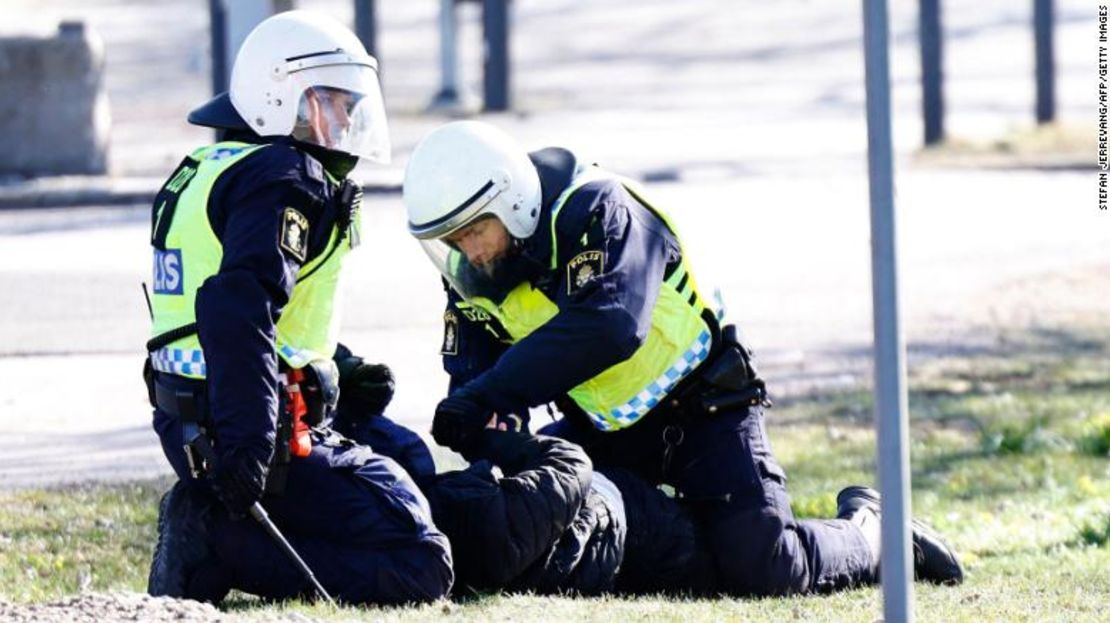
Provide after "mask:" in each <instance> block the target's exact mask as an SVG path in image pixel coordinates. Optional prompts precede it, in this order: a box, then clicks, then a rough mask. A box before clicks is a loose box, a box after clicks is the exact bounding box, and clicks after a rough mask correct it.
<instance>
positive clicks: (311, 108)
mask: <svg viewBox="0 0 1110 623" xmlns="http://www.w3.org/2000/svg"><path fill="white" fill-rule="evenodd" d="M289 77H290V79H291V80H293V81H294V82H293V88H294V93H299V94H300V98H299V101H298V102H297V119H296V121H295V123H294V126H293V138H296V139H297V140H299V141H303V142H306V143H311V144H313V145H319V146H321V147H326V148H327V149H331V150H334V151H340V152H343V153H346V154H350V155H352V156H358V157H359V158H362V159H365V160H368V161H370V162H374V163H377V164H388V163H389V161H390V144H389V128H388V124H387V123H386V117H385V107H384V105H383V104H382V91H381V87H380V86H379V84H378V74H377V72H376V71H375V70H374V68H373V67H371V66H369V65H362V64H340V65H327V66H323V67H312V68H310V69H305V70H303V71H297V72H295V73H291V74H290V75H289Z"/></svg>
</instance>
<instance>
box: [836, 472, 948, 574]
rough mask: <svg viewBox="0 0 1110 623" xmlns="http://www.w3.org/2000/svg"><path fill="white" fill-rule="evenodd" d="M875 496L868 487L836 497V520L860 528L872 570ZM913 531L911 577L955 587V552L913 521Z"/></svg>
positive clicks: (877, 543)
mask: <svg viewBox="0 0 1110 623" xmlns="http://www.w3.org/2000/svg"><path fill="white" fill-rule="evenodd" d="M880 509H881V506H880V498H879V492H878V491H876V490H874V489H872V488H870V487H859V486H855V487H847V488H845V489H844V490H843V491H841V492H840V493H838V494H837V496H836V513H837V514H836V516H837V518H839V519H847V520H848V521H851V522H852V523H855V524H856V525H858V526H859V527H860V530H861V531H862V532H863V534H864V537H865V538H866V539H867V542H868V544H870V545H871V552H872V554H873V560H874V561H875V565H876V568H877V567H878V560H879V551H880V549H879V546H880V543H881V542H882V537H881V530H880V527H879V514H880ZM911 527H912V529H913V574H914V578H915V579H918V580H925V581H928V582H934V583H936V584H959V583H961V582H963V580H964V572H963V569H962V568H961V567H960V561H959V560H957V559H956V552H954V551H952V548H950V547H949V546H948V544H946V543H945V542H944V540H943V539H941V538H940V535H938V534H937V533H936V532H935V531H934V530H933V529H932V528H930V527H929V526H927V525H925V524H924V523H923V522H921V521H918V520H916V519H914V520H913V521H912V523H911Z"/></svg>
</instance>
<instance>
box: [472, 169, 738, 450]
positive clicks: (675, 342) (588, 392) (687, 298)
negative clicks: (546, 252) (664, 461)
mask: <svg viewBox="0 0 1110 623" xmlns="http://www.w3.org/2000/svg"><path fill="white" fill-rule="evenodd" d="M599 179H616V180H617V181H620V183H621V184H622V185H623V186H624V187H625V188H626V189H627V190H628V192H629V193H630V194H631V195H632V196H633V197H635V198H636V200H637V201H639V202H640V203H641V204H642V205H643V206H644V207H645V208H646V209H648V210H650V211H651V212H652V213H653V214H655V215H656V216H657V217H658V218H660V219H661V220H662V221H663V222H664V223H665V224H666V225H667V227H668V228H669V229H670V230H671V232H672V233H673V234H674V235H675V238H676V239H678V242H679V247H680V250H681V247H682V242H681V239H679V238H678V233H677V231H676V230H675V227H674V224H673V223H672V222H671V221H670V219H669V218H668V217H667V216H666V215H665V214H663V213H662V212H660V211H659V210H657V209H656V208H655V207H653V206H652V205H651V204H649V203H648V202H647V201H645V200H644V199H643V194H642V193H640V192H639V191H638V190H637V189H635V187H634V185H633V184H632V183H631V182H630V181H628V180H625V179H622V178H617V177H615V176H612V175H609V174H607V173H604V172H602V171H600V170H599V169H597V168H596V167H590V168H587V169H585V170H582V171H580V172H578V174H577V175H576V177H575V178H574V180H573V181H572V182H571V185H570V186H569V187H568V188H567V189H566V190H564V191H563V193H562V194H560V196H559V197H558V198H557V199H556V201H555V203H554V205H553V206H552V217H551V220H552V224H551V236H552V245H551V248H552V252H551V253H552V255H551V263H550V266H551V268H552V269H553V270H554V269H556V268H558V255H557V246H556V245H557V239H556V230H555V221H556V219H557V218H558V215H559V212H560V210H561V209H562V207H563V206H564V205H565V204H566V202H567V201H568V200H569V199H570V197H571V195H573V194H574V192H575V191H577V190H578V189H579V188H581V187H582V186H583V185H584V184H586V183H589V182H591V181H595V180H599ZM452 259H456V258H452ZM471 305H473V306H475V307H479V308H481V309H483V310H485V311H486V312H488V313H489V314H490V315H492V316H494V317H495V318H497V319H498V321H500V323H501V325H502V326H503V327H504V328H505V330H506V331H507V332H508V333H509V335H510V336H511V337H512V340H513V341H514V342H516V341H518V340H520V339H522V338H523V337H525V336H526V335H528V334H529V333H531V332H532V331H534V330H536V329H537V328H539V327H540V326H542V325H543V324H544V323H546V322H547V321H548V320H550V319H551V318H552V317H554V316H555V314H557V313H558V312H559V309H558V307H557V306H556V305H555V303H553V302H552V301H551V299H549V298H548V297H547V296H546V295H545V294H544V293H543V292H541V291H540V290H537V289H535V288H534V287H532V284H531V283H529V282H523V283H520V284H518V285H517V286H516V287H515V288H513V290H512V291H510V292H509V294H508V295H507V296H506V297H505V299H504V300H503V301H502V302H501V304H500V305H497V304H495V303H494V302H493V301H492V300H490V299H488V298H484V297H473V298H471V299H468V300H467V301H465V302H463V303H461V304H460V307H464V308H465V307H469V306H471ZM706 309H712V310H713V311H714V314H715V315H716V316H717V318H718V320H720V319H721V318H723V315H724V306H723V305H721V304H720V294H719V292H714V300H712V301H707V300H706V299H704V298H703V297H702V295H701V294H700V291H699V289H698V286H697V283H696V281H695V279H694V277H693V275H692V274H691V273H690V271H689V266H688V264H687V261H686V254H685V253H683V254H682V260H681V261H680V262H679V265H678V267H677V268H676V269H675V270H674V272H673V273H672V274H671V275H670V276H668V278H667V279H666V281H664V283H663V286H662V287H661V288H660V289H659V295H658V297H657V298H656V301H655V307H654V308H653V309H652V315H651V327H650V329H649V331H648V335H647V338H646V339H645V340H644V343H643V344H641V345H640V347H639V348H638V349H637V350H636V352H635V353H633V354H632V356H631V357H630V358H628V359H626V360H624V361H622V362H619V363H617V364H615V365H613V366H612V367H610V368H608V369H607V370H605V371H603V372H601V373H600V374H598V375H597V376H595V377H593V378H592V379H589V380H588V381H585V382H584V383H582V384H580V385H578V386H577V387H575V388H573V389H571V390H570V391H569V392H568V394H569V395H570V397H571V398H572V399H573V400H574V401H575V403H577V404H578V406H579V407H581V408H582V410H583V411H585V412H586V414H587V415H588V416H589V417H590V420H591V421H592V422H593V424H594V426H595V427H597V428H598V429H600V430H603V431H615V430H620V429H622V428H627V427H628V426H631V425H632V424H634V423H636V422H637V421H638V420H639V419H640V418H641V417H643V416H644V415H645V414H646V413H647V412H648V411H650V410H651V408H652V407H654V406H655V405H657V404H658V403H659V402H661V401H662V400H663V399H664V398H665V397H666V396H667V394H668V393H669V392H670V391H671V390H672V389H674V387H675V385H677V384H678V382H679V381H681V380H682V379H683V378H685V377H686V376H687V375H689V373H690V372H691V371H693V370H694V369H695V368H697V366H698V365H700V364H701V362H703V361H705V359H706V358H707V357H708V356H709V350H710V348H711V347H712V334H711V332H710V328H709V326H708V325H707V324H706V321H705V320H704V319H703V318H702V312H703V311H704V310H706Z"/></svg>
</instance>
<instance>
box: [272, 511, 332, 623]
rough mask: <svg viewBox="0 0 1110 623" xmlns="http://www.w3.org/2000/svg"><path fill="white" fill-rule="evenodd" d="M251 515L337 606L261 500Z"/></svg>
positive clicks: (319, 590)
mask: <svg viewBox="0 0 1110 623" xmlns="http://www.w3.org/2000/svg"><path fill="white" fill-rule="evenodd" d="M251 517H254V518H255V520H256V521H258V523H260V524H262V527H263V528H265V529H266V532H269V533H270V536H271V537H273V539H274V542H275V543H277V544H278V547H280V548H281V550H282V551H283V552H285V555H286V556H288V557H289V560H292V561H293V564H294V565H296V566H297V568H298V569H300V571H301V574H302V575H304V577H305V578H306V579H308V581H309V582H311V583H312V586H313V587H314V588H315V589H316V592H317V593H319V594H320V596H321V597H323V598H324V599H326V600H328V603H330V604H331V605H332V606H335V605H336V604H335V600H334V599H332V598H331V595H329V594H328V592H327V591H326V590H324V587H323V585H321V584H320V581H319V580H317V579H316V574H315V573H313V572H312V568H311V567H309V566H308V563H306V562H305V561H304V559H303V558H301V555H300V554H298V553H297V550H295V549H293V546H292V545H290V544H289V541H287V540H285V535H283V534H282V533H281V530H278V527H277V526H276V525H274V522H273V521H271V520H270V516H269V515H268V514H266V509H265V508H262V503H261V502H255V503H254V504H253V505H251Z"/></svg>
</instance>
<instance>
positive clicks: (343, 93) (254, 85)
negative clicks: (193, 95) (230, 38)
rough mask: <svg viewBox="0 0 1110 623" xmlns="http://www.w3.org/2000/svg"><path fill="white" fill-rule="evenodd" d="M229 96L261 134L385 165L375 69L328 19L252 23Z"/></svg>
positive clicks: (306, 16) (299, 15) (283, 17)
mask: <svg viewBox="0 0 1110 623" xmlns="http://www.w3.org/2000/svg"><path fill="white" fill-rule="evenodd" d="M230 96H231V103H232V105H233V106H234V107H235V110H236V111H238V113H239V115H240V116H242V117H243V119H244V120H245V121H246V122H247V124H248V125H250V127H251V129H252V130H254V131H255V132H256V133H257V134H259V135H260V136H292V137H293V138H295V139H297V140H299V141H302V142H305V143H311V144H314V145H320V146H321V147H325V148H327V149H331V150H334V151H339V152H343V153H347V154H350V155H352V156H358V157H361V158H365V159H366V160H369V161H371V162H376V163H379V164H387V163H388V162H389V158H390V154H389V151H390V146H389V130H388V128H387V126H386V119H385V107H384V106H383V104H382V92H381V87H380V85H379V84H378V63H377V61H376V60H375V59H374V57H372V56H370V55H369V54H367V53H366V48H364V47H363V46H362V43H361V42H360V41H359V40H358V37H356V36H355V35H354V33H352V32H351V31H350V30H349V29H348V28H346V27H345V26H343V25H342V24H340V23H339V22H337V21H335V20H333V19H331V18H329V17H326V16H324V15H320V14H318V13H313V12H310V11H288V12H286V13H279V14H277V15H274V16H272V17H269V18H267V19H266V20H264V21H262V22H261V23H260V24H258V26H256V27H255V28H254V30H252V31H251V33H250V34H249V35H247V38H246V40H244V41H243V45H242V47H241V48H239V55H238V56H237V57H236V58H235V67H234V68H233V69H232V72H231V89H230Z"/></svg>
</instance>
